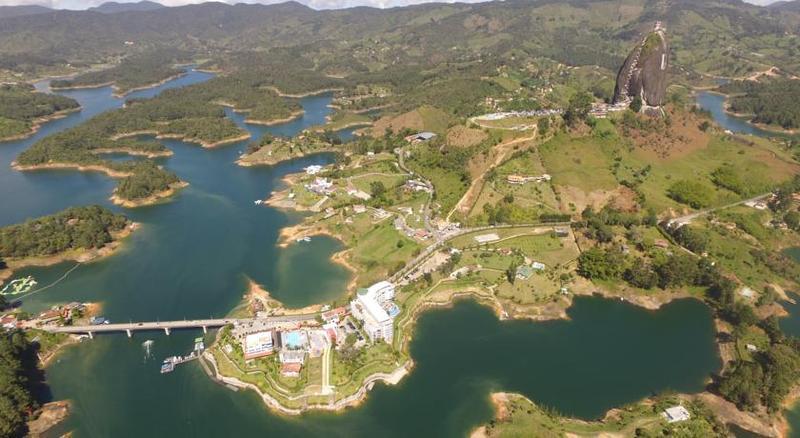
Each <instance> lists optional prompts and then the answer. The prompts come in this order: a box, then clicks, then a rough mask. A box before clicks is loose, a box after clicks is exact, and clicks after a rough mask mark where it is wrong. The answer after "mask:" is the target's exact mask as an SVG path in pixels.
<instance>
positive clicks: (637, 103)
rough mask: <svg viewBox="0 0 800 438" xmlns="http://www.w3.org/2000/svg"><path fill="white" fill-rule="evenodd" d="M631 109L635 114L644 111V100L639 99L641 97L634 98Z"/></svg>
mask: <svg viewBox="0 0 800 438" xmlns="http://www.w3.org/2000/svg"><path fill="white" fill-rule="evenodd" d="M629 108H630V109H631V111H633V112H635V113H638V112H639V111H641V110H642V98H641V97H639V96H636V97H634V98H633V100H632V101H631V104H630V107H629Z"/></svg>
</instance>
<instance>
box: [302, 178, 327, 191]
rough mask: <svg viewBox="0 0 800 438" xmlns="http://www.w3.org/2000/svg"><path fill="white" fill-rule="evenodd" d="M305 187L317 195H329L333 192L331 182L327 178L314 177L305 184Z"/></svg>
mask: <svg viewBox="0 0 800 438" xmlns="http://www.w3.org/2000/svg"><path fill="white" fill-rule="evenodd" d="M305 188H306V189H307V190H308V191H309V192H312V193H316V194H318V195H325V196H327V195H330V194H332V193H333V182H331V180H329V179H328V178H319V177H318V178H314V181H312V182H310V183H308V184H306V185H305Z"/></svg>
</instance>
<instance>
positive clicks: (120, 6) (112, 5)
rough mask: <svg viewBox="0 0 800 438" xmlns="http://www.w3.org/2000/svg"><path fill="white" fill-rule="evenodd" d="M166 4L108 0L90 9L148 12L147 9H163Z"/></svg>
mask: <svg viewBox="0 0 800 438" xmlns="http://www.w3.org/2000/svg"><path fill="white" fill-rule="evenodd" d="M165 7H166V6H164V5H162V4H160V3H156V2H151V1H147V0H142V1H140V2H137V3H117V2H107V3H103V4H102V5H100V6H96V7H94V8H89V10H90V11H94V12H100V13H101V14H116V13H118V12H147V11H155V10H156V9H162V8H165Z"/></svg>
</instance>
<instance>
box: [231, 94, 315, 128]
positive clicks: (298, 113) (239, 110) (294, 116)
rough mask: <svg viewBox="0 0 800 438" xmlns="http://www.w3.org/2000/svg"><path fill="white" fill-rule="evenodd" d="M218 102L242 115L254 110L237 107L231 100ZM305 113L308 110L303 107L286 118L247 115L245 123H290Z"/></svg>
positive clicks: (263, 124) (270, 124) (262, 124)
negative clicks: (248, 116)
mask: <svg viewBox="0 0 800 438" xmlns="http://www.w3.org/2000/svg"><path fill="white" fill-rule="evenodd" d="M216 104H217V105H220V106H224V107H226V108H230V109H231V111H233V112H235V113H237V114H242V115H246V114H250V113H251V112H252V111H253V110H251V109H242V108H237V107H236V105H234V104H232V103H230V102H227V101H224V100H220V101H216ZM305 113H306V111H305V110H304V109H302V108H301V109H299V110H295V111H292V112H291V113H290V114H289V115H288V116H286V117H284V118H281V119H266V120H265V119H250V118H247V117H245V119H244V123H247V124H249V125H260V126H273V125H279V124H281V123H288V122H291V121H292V120H296V119H299V118H300V117H302V116H303V115H304V114H305Z"/></svg>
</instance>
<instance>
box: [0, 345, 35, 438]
mask: <svg viewBox="0 0 800 438" xmlns="http://www.w3.org/2000/svg"><path fill="white" fill-rule="evenodd" d="M41 380H42V373H41V371H40V370H39V368H38V365H37V358H36V346H35V344H32V343H31V342H29V341H28V340H27V338H26V337H25V334H24V333H22V332H21V331H17V330H11V331H2V332H0V436H3V437H22V436H25V435H26V433H27V427H26V422H27V420H28V419H29V417H30V416H31V413H33V412H35V410H36V409H37V407H38V403H37V401H36V399H35V398H34V396H33V387H34V386H35V385H36V384H37V383H38V382H40V381H41Z"/></svg>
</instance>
